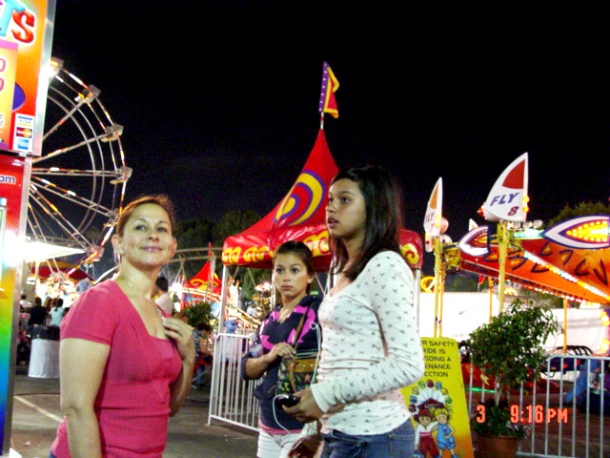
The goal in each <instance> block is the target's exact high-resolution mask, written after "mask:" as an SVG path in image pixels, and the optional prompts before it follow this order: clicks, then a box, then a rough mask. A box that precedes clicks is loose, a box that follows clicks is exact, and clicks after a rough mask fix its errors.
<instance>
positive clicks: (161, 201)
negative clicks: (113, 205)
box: [116, 194, 176, 236]
mask: <svg viewBox="0 0 610 458" xmlns="http://www.w3.org/2000/svg"><path fill="white" fill-rule="evenodd" d="M144 204H155V205H158V206H159V207H161V208H162V209H163V210H165V211H166V212H167V215H168V216H169V222H170V225H171V233H172V235H173V234H174V227H175V225H176V217H175V213H174V204H173V203H172V201H171V200H169V197H167V196H166V195H165V194H151V195H147V196H141V197H138V198H137V199H136V200H134V201H132V202H130V203H129V204H127V206H126V207H125V208H124V209H123V211H122V212H121V214H120V215H119V220H118V221H117V224H116V232H117V234H118V235H120V236H122V235H123V233H124V232H125V224H127V221H129V218H130V216H131V214H132V213H133V211H134V210H135V209H136V208H137V207H139V206H140V205H144Z"/></svg>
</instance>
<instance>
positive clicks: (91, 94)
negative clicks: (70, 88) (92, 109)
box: [74, 86, 101, 104]
mask: <svg viewBox="0 0 610 458" xmlns="http://www.w3.org/2000/svg"><path fill="white" fill-rule="evenodd" d="M100 92H101V91H100V90H99V89H98V88H96V87H95V86H87V87H85V88H84V90H83V92H79V93H78V97H76V98H75V99H74V100H75V101H76V102H82V103H87V104H90V103H91V102H93V101H94V100H95V99H97V98H98V97H99V95H100Z"/></svg>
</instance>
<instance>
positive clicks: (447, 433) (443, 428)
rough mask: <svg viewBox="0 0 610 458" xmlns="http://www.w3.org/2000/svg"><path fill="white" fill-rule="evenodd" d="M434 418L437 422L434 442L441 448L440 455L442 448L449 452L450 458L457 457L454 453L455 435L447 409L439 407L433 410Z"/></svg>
mask: <svg viewBox="0 0 610 458" xmlns="http://www.w3.org/2000/svg"><path fill="white" fill-rule="evenodd" d="M434 418H435V419H436V421H437V422H438V424H437V425H436V442H437V443H438V447H439V448H440V449H441V455H442V453H443V450H449V451H450V452H451V458H457V455H456V454H455V451H454V449H455V437H454V436H453V433H454V432H455V429H454V428H453V426H451V425H450V424H449V412H447V409H445V408H440V409H436V410H435V411H434Z"/></svg>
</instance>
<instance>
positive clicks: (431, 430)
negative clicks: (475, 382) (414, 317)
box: [402, 337, 474, 458]
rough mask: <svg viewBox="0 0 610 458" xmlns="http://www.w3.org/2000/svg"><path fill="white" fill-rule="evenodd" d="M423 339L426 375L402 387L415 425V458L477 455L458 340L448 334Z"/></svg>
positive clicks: (465, 457) (468, 457)
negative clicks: (473, 441)
mask: <svg viewBox="0 0 610 458" xmlns="http://www.w3.org/2000/svg"><path fill="white" fill-rule="evenodd" d="M421 342H422V347H423V349H424V359H425V365H426V370H425V372H424V376H423V378H422V379H421V380H419V381H418V382H416V383H414V384H412V385H409V386H407V387H405V388H403V389H402V394H403V395H404V397H405V401H406V403H407V405H408V406H409V410H410V411H411V421H412V422H413V427H414V428H415V454H414V455H413V457H414V458H427V457H430V456H433V457H434V456H455V457H458V456H459V457H461V458H473V457H474V451H473V448H472V436H471V433H470V422H469V415H468V406H467V404H466V394H465V390H464V379H463V377H462V366H461V358H460V352H459V349H458V343H457V341H456V340H454V339H450V338H447V337H435V338H425V337H422V339H421Z"/></svg>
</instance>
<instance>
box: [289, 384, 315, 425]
mask: <svg viewBox="0 0 610 458" xmlns="http://www.w3.org/2000/svg"><path fill="white" fill-rule="evenodd" d="M294 395H295V396H296V397H297V398H300V399H301V400H300V401H299V403H298V404H297V405H295V406H293V407H285V406H282V409H284V412H286V413H287V414H290V415H292V416H293V417H294V418H296V419H297V420H299V421H300V422H302V423H309V422H311V421H314V420H319V419H320V418H321V417H322V415H323V414H324V412H322V410H321V409H320V407H318V404H317V403H316V400H315V398H314V397H313V395H312V394H311V389H310V388H307V389H305V390H303V391H297V392H296V393H294Z"/></svg>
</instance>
